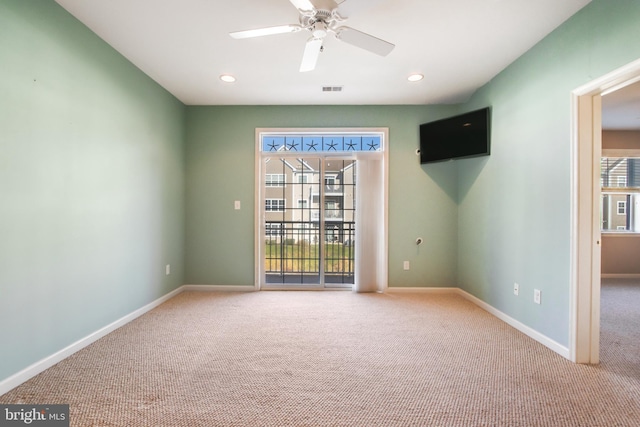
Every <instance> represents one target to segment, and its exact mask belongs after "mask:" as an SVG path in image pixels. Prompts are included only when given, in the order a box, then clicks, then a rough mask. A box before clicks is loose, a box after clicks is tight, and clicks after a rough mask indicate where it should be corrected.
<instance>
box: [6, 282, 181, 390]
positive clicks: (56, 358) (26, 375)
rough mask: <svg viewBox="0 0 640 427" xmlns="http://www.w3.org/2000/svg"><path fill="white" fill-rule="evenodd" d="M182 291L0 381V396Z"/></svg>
mask: <svg viewBox="0 0 640 427" xmlns="http://www.w3.org/2000/svg"><path fill="white" fill-rule="evenodd" d="M183 289H184V286H180V287H179V288H177V289H174V290H173V291H171V292H169V293H168V294H166V295H164V296H162V297H160V298H158V299H157V300H155V301H153V302H150V303H149V304H147V305H145V306H143V307H141V308H139V309H137V310H135V311H133V312H131V313H129V314H127V315H126V316H124V317H121V318H120V319H118V320H116V321H115V322H112V323H110V324H108V325H107V326H104V327H102V328H100V329H98V330H97V331H95V332H92V333H90V334H89V335H87V336H86V337H84V338H81V339H79V340H78V341H76V342H74V343H73V344H70V345H68V346H67V347H65V348H63V349H62V350H59V351H57V352H55V353H53V354H52V355H50V356H47V357H45V358H44V359H42V360H39V361H38V362H35V363H34V364H32V365H30V366H27V367H26V368H24V369H23V370H21V371H20V372H18V373H16V374H14V375H12V376H10V377H8V378H6V379H4V380H2V381H0V395H3V394H5V393H7V392H9V391H10V390H12V389H14V388H16V387H18V386H19V385H20V384H22V383H24V382H25V381H27V380H29V379H31V378H33V377H35V376H36V375H38V374H39V373H41V372H43V371H45V370H46V369H49V368H50V367H52V366H53V365H55V364H56V363H59V362H61V361H62V360H64V359H66V358H67V357H69V356H71V355H72V354H74V353H76V352H77V351H80V350H82V349H83V348H85V347H87V346H88V345H90V344H92V343H94V342H96V341H97V340H99V339H100V338H102V337H104V336H106V335H107V334H109V333H111V332H113V331H115V330H116V329H118V328H120V327H122V326H124V325H126V324H127V323H129V322H131V321H132V320H135V319H136V318H138V317H140V316H142V315H143V314H145V313H147V312H148V311H151V310H153V309H154V308H156V307H158V306H159V305H160V304H162V303H164V302H166V301H167V300H169V299H171V298H173V297H174V296H176V295H178V294H179V293H180V292H182V291H183Z"/></svg>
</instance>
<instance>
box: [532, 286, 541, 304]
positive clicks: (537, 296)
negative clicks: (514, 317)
mask: <svg viewBox="0 0 640 427" xmlns="http://www.w3.org/2000/svg"><path fill="white" fill-rule="evenodd" d="M540 294H541V292H540V289H534V290H533V302H535V303H536V304H540V298H541V295H540Z"/></svg>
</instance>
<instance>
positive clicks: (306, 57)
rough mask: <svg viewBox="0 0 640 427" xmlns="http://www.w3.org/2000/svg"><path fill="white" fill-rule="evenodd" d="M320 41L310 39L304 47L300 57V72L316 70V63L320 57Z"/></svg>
mask: <svg viewBox="0 0 640 427" xmlns="http://www.w3.org/2000/svg"><path fill="white" fill-rule="evenodd" d="M322 41H323V40H322V39H316V38H310V39H309V41H307V44H306V46H305V47H304V54H303V55H302V63H301V64H300V72H301V73H304V72H306V71H311V70H313V69H315V68H316V62H318V55H320V49H321V48H322Z"/></svg>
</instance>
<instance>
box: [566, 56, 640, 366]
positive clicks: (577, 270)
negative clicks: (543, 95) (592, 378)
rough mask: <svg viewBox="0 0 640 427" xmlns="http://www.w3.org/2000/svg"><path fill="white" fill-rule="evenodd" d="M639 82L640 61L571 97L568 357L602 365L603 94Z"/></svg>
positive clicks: (576, 92) (610, 74)
mask: <svg viewBox="0 0 640 427" xmlns="http://www.w3.org/2000/svg"><path fill="white" fill-rule="evenodd" d="M638 81H640V60H637V61H634V62H632V63H631V64H628V65H626V66H624V67H622V68H620V69H618V70H615V71H613V72H612V73H609V74H607V75H605V76H603V77H601V78H599V79H597V80H594V81H592V82H590V83H588V84H586V85H584V86H582V87H580V88H578V89H576V90H575V91H573V93H572V106H573V112H572V120H573V126H572V128H573V129H572V130H573V135H574V137H573V144H572V151H573V154H572V165H573V166H572V176H573V185H572V222H573V225H572V245H571V246H572V268H571V330H570V334H571V335H570V358H571V360H572V361H574V362H576V363H588V364H597V363H599V361H600V284H601V270H602V268H601V243H602V235H601V225H602V223H601V221H602V219H601V215H600V213H601V205H600V203H601V202H600V201H601V182H600V180H601V174H600V171H601V161H602V160H601V159H602V96H603V95H606V94H608V93H611V92H614V91H616V90H619V89H621V88H623V87H626V86H628V85H631V84H633V83H635V82H638Z"/></svg>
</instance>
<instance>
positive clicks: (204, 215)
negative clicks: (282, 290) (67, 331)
mask: <svg viewBox="0 0 640 427" xmlns="http://www.w3.org/2000/svg"><path fill="white" fill-rule="evenodd" d="M456 108H457V107H455V106H289V107H287V106H253V107H235V106H231V107H222V106H221V107H188V108H187V129H188V136H187V154H186V158H187V190H186V191H187V204H186V206H187V208H186V215H187V220H186V227H187V228H186V242H187V244H186V271H187V273H186V283H188V284H209V285H226V286H253V284H254V279H255V278H254V265H255V264H254V263H255V256H254V233H255V229H254V224H255V218H254V208H255V203H254V189H255V167H254V166H255V129H256V128H269V127H278V128H281V127H308V128H317V127H388V128H389V139H390V141H389V150H390V151H389V162H390V165H389V286H390V287H405V286H435V287H439V286H440V287H441V286H445V287H449V286H455V284H456V269H457V263H456V253H457V238H456V228H457V219H456V218H457V205H456V203H457V187H456V183H457V176H456V174H457V170H456V167H455V164H454V163H453V162H449V163H442V164H436V165H430V166H421V165H420V164H419V158H418V156H416V154H415V150H416V149H417V148H418V126H419V124H420V123H423V122H426V121H430V120H435V119H439V118H442V117H445V116H447V115H451V114H453V113H454V112H455V111H456ZM234 200H239V201H240V202H241V205H242V209H241V210H239V211H237V210H234V206H233V202H234ZM417 237H423V238H424V239H425V243H423V244H422V245H421V246H419V247H418V246H416V244H415V240H416V238H417ZM404 260H408V261H410V262H411V270H409V271H404V270H403V269H402V261H404Z"/></svg>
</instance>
